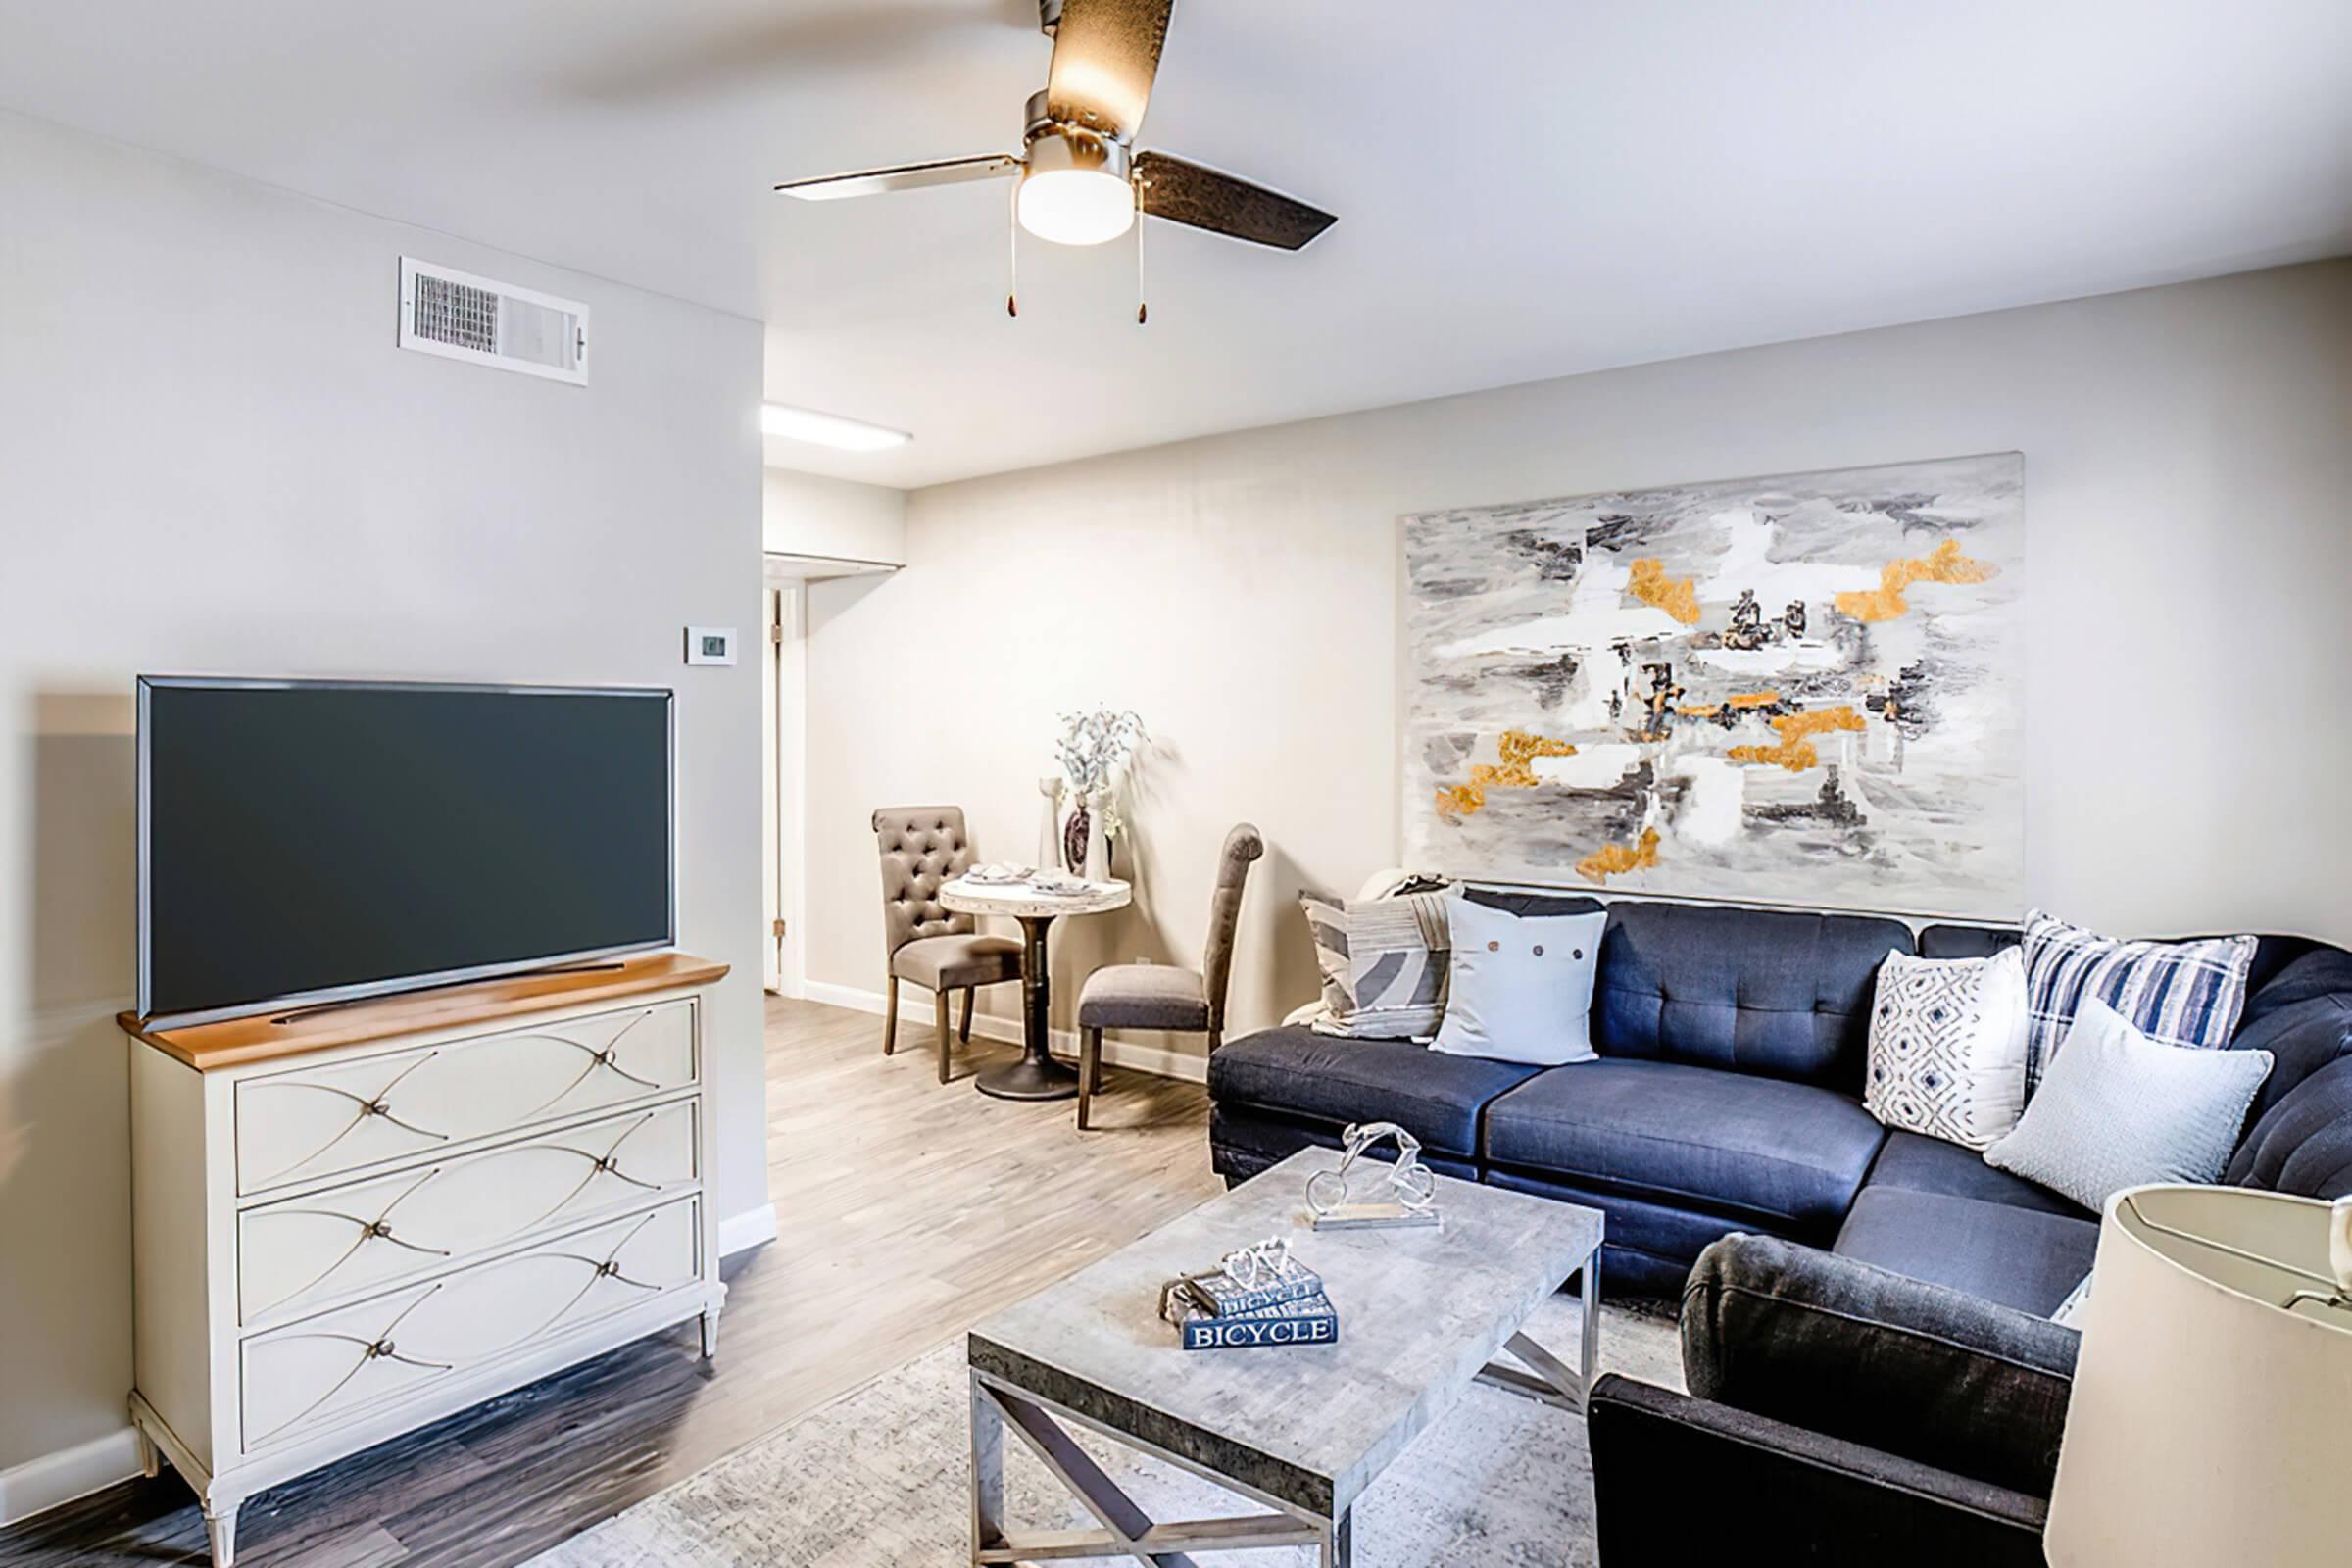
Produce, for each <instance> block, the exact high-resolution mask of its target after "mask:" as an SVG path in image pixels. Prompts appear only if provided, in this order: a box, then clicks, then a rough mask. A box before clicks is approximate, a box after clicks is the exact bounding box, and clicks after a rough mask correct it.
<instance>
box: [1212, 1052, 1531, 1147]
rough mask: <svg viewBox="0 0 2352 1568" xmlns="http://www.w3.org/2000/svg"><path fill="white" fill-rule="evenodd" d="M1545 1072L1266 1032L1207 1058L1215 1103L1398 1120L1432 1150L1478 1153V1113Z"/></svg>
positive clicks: (1344, 1118) (1344, 1120)
mask: <svg viewBox="0 0 2352 1568" xmlns="http://www.w3.org/2000/svg"><path fill="white" fill-rule="evenodd" d="M1540 1070H1541V1069H1539V1068H1535V1067H1529V1066H1525V1065H1522V1064H1521V1063H1518V1062H1512V1061H1488V1060H1485V1059H1483V1058H1481V1057H1477V1056H1446V1055H1441V1054H1438V1053H1437V1052H1434V1051H1431V1050H1430V1049H1429V1048H1428V1047H1426V1046H1416V1045H1413V1044H1411V1043H1410V1042H1409V1041H1403V1040H1334V1039H1331V1038H1329V1037H1327V1036H1324V1035H1319V1034H1317V1033H1315V1032H1314V1031H1313V1030H1311V1029H1304V1028H1299V1027H1289V1028H1282V1029H1267V1030H1264V1031H1262V1032H1260V1033H1258V1034H1254V1035H1250V1036H1248V1037H1247V1038H1244V1039H1241V1040H1236V1041H1234V1042H1233V1043H1231V1044H1230V1045H1227V1046H1224V1047H1222V1048H1221V1049H1220V1050H1219V1051H1218V1052H1217V1054H1215V1055H1213V1056H1211V1057H1209V1058H1208V1093H1209V1098H1210V1099H1212V1100H1214V1101H1215V1102H1217V1103H1219V1104H1237V1105H1254V1106H1258V1107H1260V1108H1262V1109H1266V1110H1276V1111H1283V1112H1286V1113H1288V1114H1290V1115H1293V1116H1304V1117H1308V1118H1311V1119H1313V1120H1316V1121H1323V1122H1330V1123H1333V1124H1335V1125H1339V1126H1345V1125H1347V1124H1348V1123H1349V1122H1358V1121H1393V1122H1395V1123H1396V1124H1397V1126H1399V1127H1402V1128H1403V1129H1404V1130H1405V1131H1406V1132H1408V1133H1411V1134H1412V1135H1413V1136H1414V1137H1415V1138H1418V1139H1420V1140H1421V1142H1422V1143H1423V1144H1425V1145H1427V1146H1428V1147H1429V1148H1431V1149H1434V1150H1438V1151H1440V1152H1445V1153H1448V1154H1460V1155H1464V1156H1475V1155H1476V1154H1477V1153H1478V1123H1479V1112H1480V1111H1482V1110H1483V1109H1485V1108H1486V1105H1487V1103H1488V1102H1490V1101H1492V1100H1494V1099H1495V1097H1496V1096H1497V1095H1500V1094H1501V1093H1502V1092H1503V1091H1505V1090H1507V1089H1509V1088H1511V1087H1513V1086H1514V1085H1517V1084H1520V1083H1524V1082H1525V1081H1527V1079H1529V1078H1531V1077H1533V1076H1534V1075H1535V1074H1536V1073H1537V1072H1538V1071H1540Z"/></svg>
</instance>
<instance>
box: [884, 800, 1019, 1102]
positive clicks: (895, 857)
mask: <svg viewBox="0 0 2352 1568" xmlns="http://www.w3.org/2000/svg"><path fill="white" fill-rule="evenodd" d="M874 841H875V843H876V844H877V845H879V846H880V848H881V851H882V932H883V938H882V940H883V946H884V949H885V951H886V952H887V954H888V956H889V959H890V965H889V969H888V971H887V974H886V977H885V979H884V982H883V983H884V986H885V988H886V992H887V995H888V996H889V998H890V1001H889V1005H888V1006H887V1007H886V1008H885V1012H884V1020H883V1024H882V1054H884V1055H886V1056H887V1055H889V1054H890V1053H891V1052H892V1051H893V1050H894V1049H895V1048H896V1047H897V1045H898V1043H899V982H900V981H901V980H911V981H913V982H914V983H915V984H916V985H919V986H923V987H926V988H928V989H929V990H930V992H931V1000H932V1004H933V1005H934V1006H935V1007H936V1008H937V1009H938V1015H939V1081H940V1082H941V1083H943V1084H944V1083H946V1082H947V1081H948V993H949V992H951V991H961V992H962V993H963V1027H962V1029H961V1031H960V1033H961V1035H962V1038H963V1039H964V1040H965V1041H966V1042H967V1043H968V1042H969V1041H970V1040H971V1038H972V993H973V991H974V990H975V989H976V988H978V987H980V986H993V985H998V984H1000V983H1002V982H1004V981H1006V980H1018V979H1019V978H1020V977H1021V945H1020V944H1019V943H1018V942H1015V941H1014V940H1013V939H1012V938H1010V937H990V936H982V935H981V934H980V931H979V926H978V923H977V922H976V921H974V920H973V918H972V917H971V916H970V915H968V914H956V913H953V912H951V911H950V910H949V909H948V908H947V907H945V906H943V905H942V904H941V903H940V902H939V889H940V885H941V884H942V883H945V882H950V881H953V880H954V879H955V878H956V877H959V876H961V875H962V874H963V873H964V872H966V871H968V870H970V869H971V867H972V862H973V860H974V859H975V858H977V857H976V856H974V854H973V853H972V840H971V836H970V835H969V834H967V833H966V832H964V830H963V809H962V808H961V807H956V806H890V807H884V808H883V809H881V810H879V811H876V812H875V813H874Z"/></svg>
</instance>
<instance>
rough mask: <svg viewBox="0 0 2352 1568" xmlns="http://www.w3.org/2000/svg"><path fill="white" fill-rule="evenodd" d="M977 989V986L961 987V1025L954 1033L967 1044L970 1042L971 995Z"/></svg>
mask: <svg viewBox="0 0 2352 1568" xmlns="http://www.w3.org/2000/svg"><path fill="white" fill-rule="evenodd" d="M979 989H980V988H979V987H978V986H965V987H964V988H963V1027H962V1028H960V1029H958V1030H956V1037H957V1038H958V1039H960V1040H961V1041H962V1042H963V1043H964V1044H965V1045H967V1046H968V1045H970V1044H971V1043H972V996H973V994H974V993H975V992H977V991H978V990H979Z"/></svg>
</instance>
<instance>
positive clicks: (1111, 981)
mask: <svg viewBox="0 0 2352 1568" xmlns="http://www.w3.org/2000/svg"><path fill="white" fill-rule="evenodd" d="M1265 853H1266V841H1265V840H1264V839H1263V838H1261V837H1259V835H1258V831H1257V829H1256V828H1254V827H1252V826H1251V825H1250V824H1249V823H1248V822H1243V823H1239V824H1237V825H1236V826H1235V827H1234V829H1233V831H1232V832H1230V833H1228V834H1226V835H1225V848H1224V850H1223V851H1222V852H1221V853H1220V854H1219V855H1218V857H1217V885H1216V888H1215V890H1214V891H1213V892H1211V893H1210V894H1209V899H1208V941H1207V943H1206V945H1205V946H1204V948H1203V950H1202V953H1201V972H1199V973H1195V972H1194V971H1193V970H1191V969H1179V968H1177V967H1176V966H1175V965H1174V964H1172V963H1120V964H1113V965H1111V966H1110V967H1108V968H1105V969H1097V970H1096V971H1095V972H1094V973H1093V974H1090V975H1088V976H1087V977H1086V986H1085V988H1084V989H1083V990H1081V991H1080V992H1079V993H1078V1130H1079V1131H1080V1132H1084V1131H1085V1130H1086V1125H1087V1117H1088V1115H1089V1113H1090V1112H1091V1110H1092V1109H1093V1103H1094V1098H1095V1091H1096V1090H1097V1089H1099V1088H1101V1087H1102V1082H1101V1080H1102V1077H1103V1030H1105V1029H1164V1030H1173V1031H1175V1032H1177V1033H1179V1034H1195V1033H1200V1034H1205V1035H1207V1036H1208V1049H1209V1054H1211V1055H1214V1054H1216V1049H1217V1047H1218V1046H1219V1045H1220V1044H1222V1043H1223V1041H1224V1037H1225V988H1226V984H1227V982H1228V981H1230V980H1231V979H1232V977H1233V936H1234V931H1235V929H1236V927H1237V926H1238V925H1239V924H1240V922H1241V918H1242V887H1243V884H1245V883H1246V882H1248V881H1249V879H1250V863H1251V862H1252V861H1254V860H1255V859H1256V858H1258V857H1259V856H1261V855H1263V854H1265Z"/></svg>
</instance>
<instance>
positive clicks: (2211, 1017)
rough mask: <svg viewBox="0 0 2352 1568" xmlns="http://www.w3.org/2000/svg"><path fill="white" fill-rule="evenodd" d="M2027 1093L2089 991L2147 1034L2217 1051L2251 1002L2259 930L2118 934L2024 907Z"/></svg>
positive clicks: (2038, 1079)
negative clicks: (2254, 933)
mask: <svg viewBox="0 0 2352 1568" xmlns="http://www.w3.org/2000/svg"><path fill="white" fill-rule="evenodd" d="M2025 950H2026V1009H2027V1012H2028V1013H2029V1014H2030V1015H2031V1018H2032V1023H2031V1026H2030V1028H2029V1031H2028V1034H2027V1039H2026V1094H2027V1096H2028V1097H2029V1098H2030V1097H2031V1096H2032V1095H2033V1093H2034V1089H2035V1088H2036V1087H2038V1086H2039V1085H2040V1083H2041V1075H2042V1073H2043V1072H2044V1071H2045V1070H2046V1069H2047V1068H2048V1066H2049V1062H2050V1057H2051V1056H2052V1054H2055V1053H2056V1052H2057V1050H2058V1045H2059V1042H2060V1041H2062V1040H2064V1039H2065V1038H2066V1032H2067V1030H2068V1029H2069V1028H2071V1027H2072V1026H2073V1024H2074V1021H2075V1012H2076V1009H2077V1008H2079V1007H2081V1006H2082V1004H2083V1003H2084V1002H2086V1001H2089V1000H2091V999H2094V998H2095V999H2096V1000H2098V1001H2100V1002H2103V1003H2105V1004H2106V1005H2108V1006H2110V1007H2113V1008H2114V1009H2115V1011H2116V1012H2117V1014H2118V1015H2119V1016H2121V1017H2122V1018H2123V1020H2124V1021H2125V1022H2126V1023H2128V1024H2130V1025H2131V1027H2132V1028H2134V1029H2136V1030H2138V1031H2139V1032H2140V1033H2141V1034H2143V1035H2145V1036H2147V1037H2148V1038H2149V1039H2150V1040H2154V1041H2157V1042H2159V1043H2161V1044H2163V1045H2168V1046H2181V1047H2185V1048H2187V1049H2189V1050H2192V1051H2195V1050H2218V1049H2220V1048H2222V1047H2224V1046H2227V1045H2229V1040H2230V1037H2231V1036H2232V1035H2234V1034H2235V1033H2236V1032H2237V1017H2238V1014H2239V1013H2240V1012H2242V1011H2244V1010H2245V1005H2246V973H2247V971H2248V970H2249V969H2251V968H2252V967H2253V966H2254V939H2253V938H2252V937H2213V938H2209V939H2206V940H2203V941H2198V942H2118V941H2115V940H2113V939H2112V938H2109V937H2103V936H2100V935H2099V934H2098V933H2096V932H2094V931H2085V930H2083V929H2082V927H2081V926H2079V925H2069V924H2067V923H2066V922H2065V921H2064V920H2059V919H2055V918H2053V917H2051V916H2050V915H2047V914H2044V913H2042V912H2041V910H2039V909H2035V910H2033V911H2032V912H2031V913H2029V914H2028V915H2027V916H2026V938H2025Z"/></svg>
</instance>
